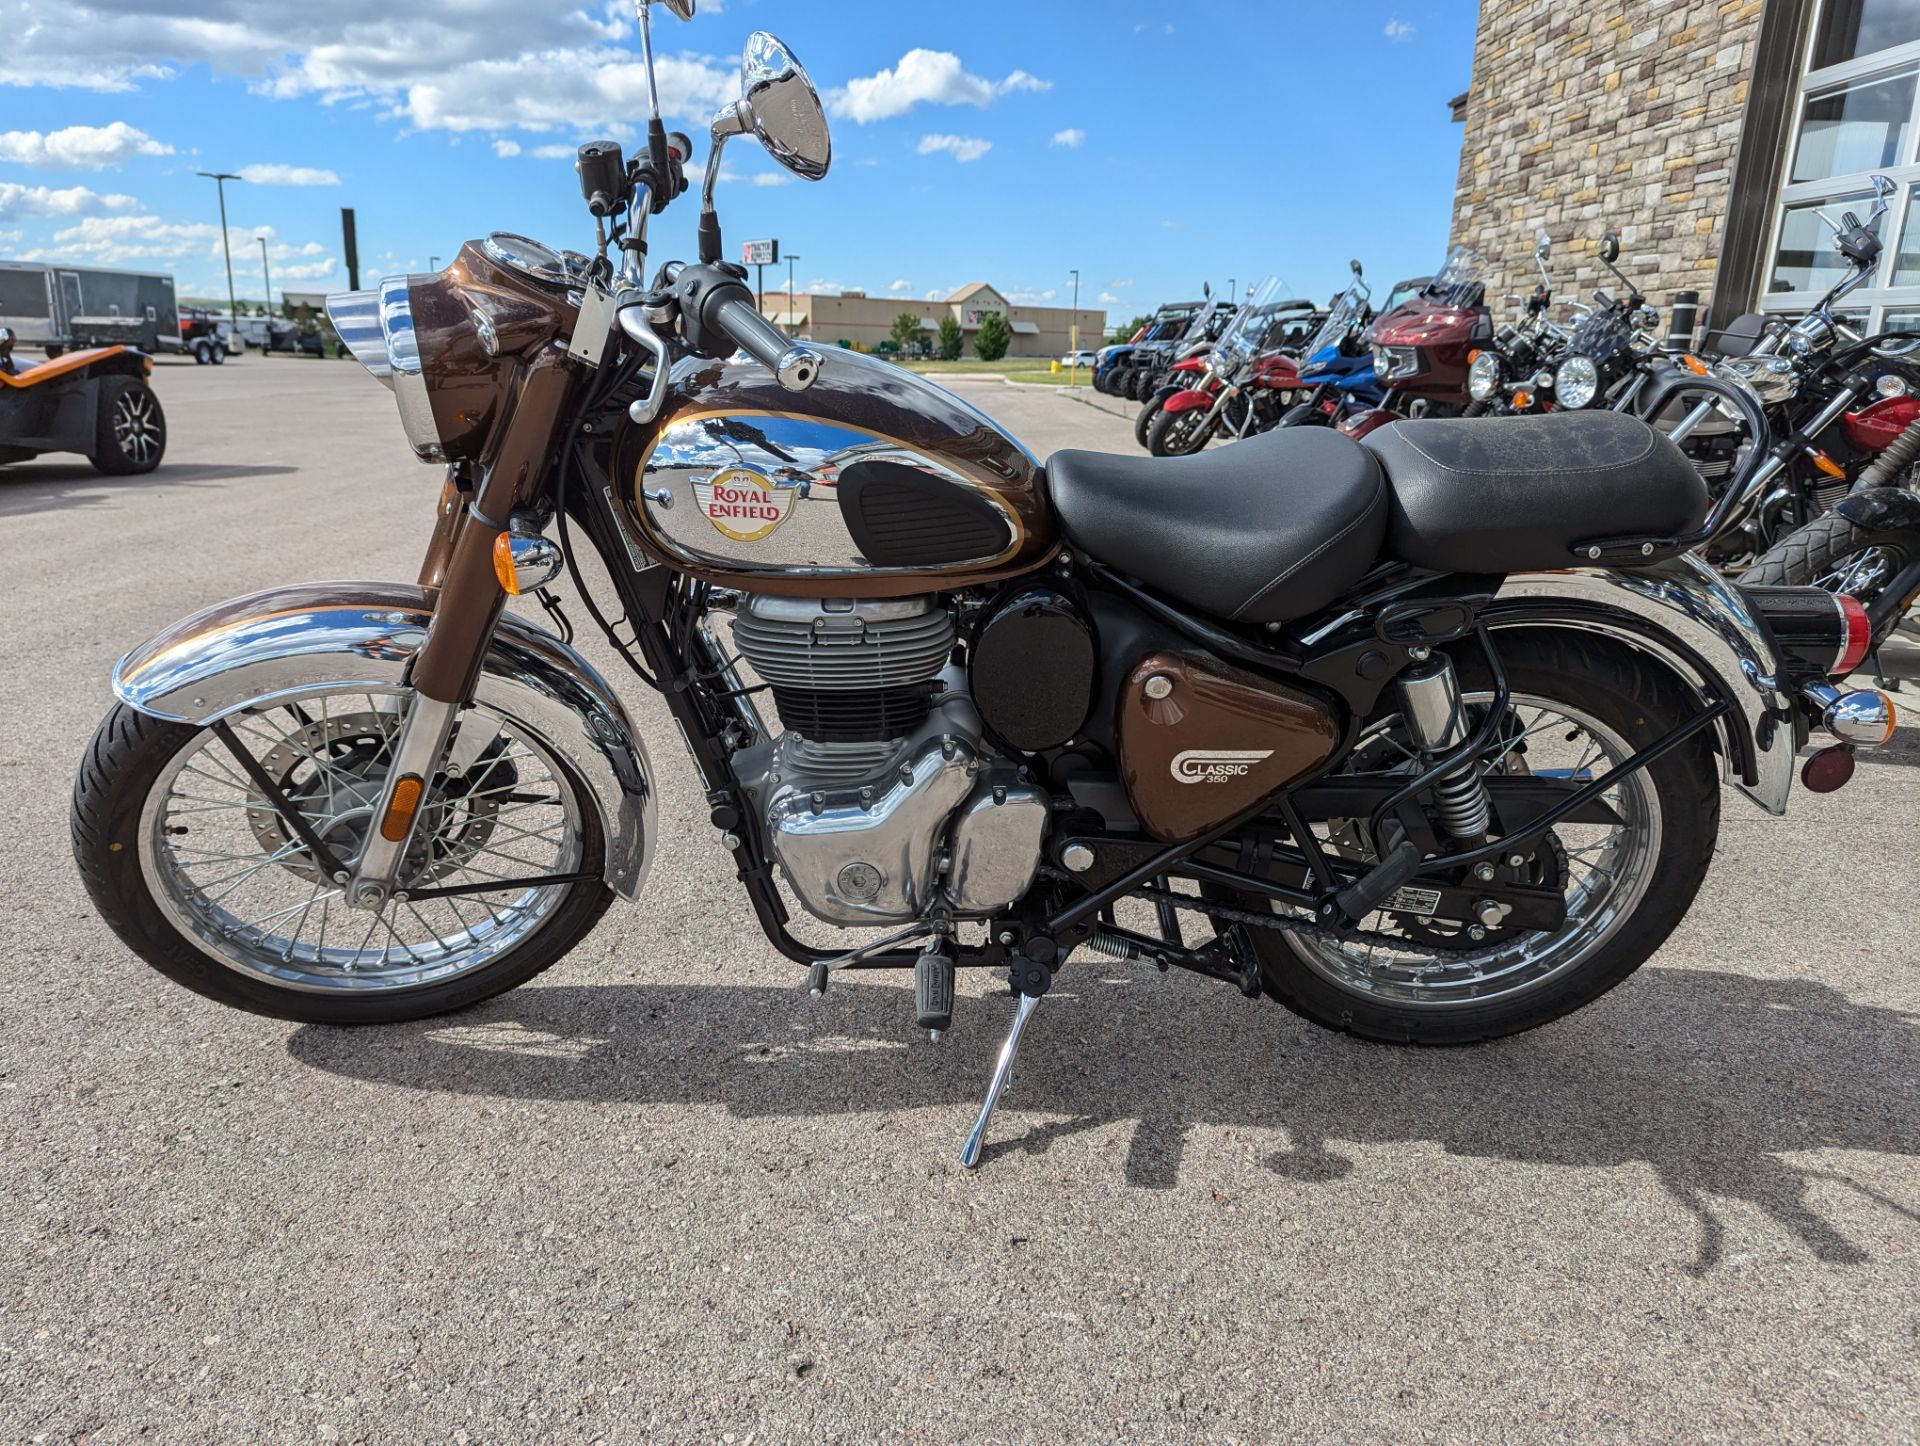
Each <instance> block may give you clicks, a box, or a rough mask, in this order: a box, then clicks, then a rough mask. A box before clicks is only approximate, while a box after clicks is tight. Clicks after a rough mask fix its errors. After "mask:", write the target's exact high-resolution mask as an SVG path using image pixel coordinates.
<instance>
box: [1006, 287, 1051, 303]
mask: <svg viewBox="0 0 1920 1446" xmlns="http://www.w3.org/2000/svg"><path fill="white" fill-rule="evenodd" d="M1059 294H1060V293H1059V292H1058V291H1056V290H1055V289H1054V288H1053V287H1051V286H1049V287H1048V288H1047V289H1046V290H1045V291H1032V290H1029V289H1027V288H1025V287H1018V286H1016V287H1013V288H1011V289H1009V290H1008V291H1007V292H1005V293H1004V295H1005V296H1006V298H1007V300H1008V301H1011V302H1012V303H1013V304H1014V305H1015V306H1044V305H1046V304H1047V303H1048V302H1049V301H1052V300H1053V299H1054V297H1056V296H1058V295H1059Z"/></svg>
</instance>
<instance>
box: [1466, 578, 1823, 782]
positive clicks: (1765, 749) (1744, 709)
mask: <svg viewBox="0 0 1920 1446" xmlns="http://www.w3.org/2000/svg"><path fill="white" fill-rule="evenodd" d="M1486 620H1487V624H1488V626H1489V627H1491V628H1494V629H1505V628H1521V627H1552V628H1573V629H1576V630H1578V631H1581V632H1590V633H1598V634H1600V635H1601V636H1603V637H1609V638H1613V639H1615V640H1617V641H1619V642H1622V643H1625V644H1626V645H1627V646H1629V647H1631V648H1635V649H1637V650H1638V651H1640V652H1642V653H1645V654H1648V655H1649V656H1651V657H1653V658H1655V659H1656V660H1658V661H1660V662H1661V663H1663V664H1664V665H1665V666H1666V668H1667V671H1668V672H1670V673H1671V674H1673V676H1674V677H1675V678H1676V679H1677V680H1678V681H1679V682H1680V683H1681V685H1682V686H1683V687H1685V688H1686V689H1687V691H1688V692H1689V693H1690V694H1691V695H1692V696H1693V697H1694V698H1695V699H1697V700H1698V701H1699V703H1700V704H1701V706H1702V707H1708V706H1711V705H1712V704H1713V703H1715V702H1720V701H1724V702H1726V703H1727V704H1728V707H1729V711H1728V713H1727V714H1726V715H1724V716H1723V717H1722V718H1721V719H1720V720H1719V722H1718V723H1717V725H1716V727H1717V728H1718V731H1719V739H1720V754H1721V757H1722V759H1723V760H1724V761H1725V764H1726V777H1727V781H1728V782H1729V783H1731V784H1733V785H1734V786H1735V787H1736V788H1738V789H1739V790H1740V791H1741V792H1742V793H1744V794H1746V795H1747V797H1749V798H1751V799H1752V800H1753V801H1754V802H1755V803H1757V804H1759V805H1760V806H1761V807H1762V808H1764V809H1766V810H1767V812H1768V813H1776V814H1777V813H1785V812H1786V811H1787V794H1788V793H1789V792H1790V791H1791V789H1792V787H1793V766H1794V754H1795V753H1796V751H1797V749H1796V745H1795V741H1794V723H1793V716H1794V715H1793V701H1792V699H1791V698H1789V697H1788V696H1787V695H1786V694H1785V693H1783V692H1781V691H1780V689H1779V688H1778V687H1777V686H1775V683H1774V679H1775V677H1776V676H1777V674H1778V672H1779V661H1778V659H1777V658H1776V657H1775V655H1774V649H1773V644H1772V641H1771V640H1770V638H1769V636H1768V634H1767V631H1766V628H1765V625H1764V624H1762V623H1761V622H1760V620H1759V619H1758V618H1757V617H1755V616H1754V613H1753V610H1752V608H1750V607H1749V606H1748V605H1747V600H1746V598H1745V597H1744V596H1743V595H1742V594H1741V592H1740V590H1739V589H1738V588H1737V587H1735V586H1734V585H1733V584H1732V583H1729V582H1728V581H1726V580H1725V579H1724V578H1722V577H1721V576H1720V574H1719V573H1717V572H1715V571H1714V570H1713V569H1712V568H1711V567H1709V566H1707V564H1706V563H1704V562H1702V561H1701V560H1700V559H1699V558H1697V557H1694V556H1693V555H1692V554H1690V553H1688V554H1683V555H1682V556H1679V557H1675V558H1671V559H1669V560H1667V561H1665V562H1659V563H1654V564H1651V565H1649V566H1647V567H1636V568H1631V569H1613V568H1582V569H1579V570H1577V571H1567V572H1517V573H1514V574H1512V575H1511V576H1509V577H1508V578H1507V580H1506V582H1505V583H1504V584H1502V586H1501V588H1500V590H1499V592H1498V593H1497V594H1496V595H1495V599H1494V604H1493V606H1492V607H1491V608H1490V609H1488V611H1487V613H1486Z"/></svg>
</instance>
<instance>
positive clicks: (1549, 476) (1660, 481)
mask: <svg viewBox="0 0 1920 1446" xmlns="http://www.w3.org/2000/svg"><path fill="white" fill-rule="evenodd" d="M1366 445H1367V446H1368V447H1369V448H1371V449H1372V451H1373V454H1374V455H1375V456H1376V457H1378V458H1379V459H1380V465H1381V466H1382V467H1383V468H1385V469H1386V474H1387V478H1388V481H1389V483H1390V484H1391V485H1390V489H1389V490H1390V491H1391V493H1392V497H1393V503H1392V513H1391V517H1390V520H1389V521H1388V524H1387V537H1386V555H1387V556H1388V557H1390V558H1394V559H1396V560H1397V561H1400V562H1406V563H1411V564H1413V565H1414V566H1415V567H1424V568H1431V569H1433V570H1434V571H1436V572H1486V573H1494V572H1497V573H1505V572H1521V571H1525V570H1528V569H1536V568H1552V567H1574V566H1579V565H1580V564H1582V563H1589V565H1590V559H1589V557H1588V554H1587V549H1588V548H1589V547H1592V546H1594V545H1596V544H1600V545H1603V551H1604V552H1606V553H1607V554H1609V555H1615V554H1624V555H1626V556H1628V557H1631V556H1633V555H1635V554H1636V553H1637V551H1638V548H1639V547H1640V546H1645V545H1647V544H1651V550H1652V551H1654V552H1659V553H1666V552H1670V551H1671V550H1672V548H1671V546H1669V545H1668V544H1670V543H1671V542H1672V540H1673V539H1676V538H1680V537H1684V536H1685V535H1686V534H1687V533H1690V532H1692V531H1693V530H1694V529H1696V528H1697V527H1699V526H1700V524H1701V522H1702V521H1703V520H1704V519H1705V518H1706V515H1707V488H1706V484H1705V483H1704V482H1702V481H1701V480H1700V474H1699V473H1698V472H1697V471H1695V470H1694V467H1693V464H1692V463H1691V462H1689V461H1688V460H1687V458H1686V455H1685V454H1684V453H1682V452H1681V450H1680V449H1679V448H1678V447H1676V446H1674V444H1673V443H1672V442H1669V441H1668V440H1667V439H1666V437H1665V436H1663V435H1662V434H1661V433H1659V432H1656V431H1655V430H1654V429H1653V428H1652V427H1649V426H1648V425H1647V424H1646V423H1645V422H1642V421H1640V420H1639V419H1638V418H1635V417H1629V416H1627V415H1625V414H1623V413H1620V412H1605V411H1602V412H1552V413H1549V414H1548V415H1546V416H1543V417H1473V418H1467V417H1449V418H1434V419H1430V420H1426V421H1419V422H1394V423H1393V424H1391V425H1390V426H1386V427H1382V428H1381V429H1380V430H1379V431H1377V432H1374V433H1373V434H1372V435H1371V436H1369V437H1368V438H1367V441H1366ZM1609 544H1613V545H1609Z"/></svg>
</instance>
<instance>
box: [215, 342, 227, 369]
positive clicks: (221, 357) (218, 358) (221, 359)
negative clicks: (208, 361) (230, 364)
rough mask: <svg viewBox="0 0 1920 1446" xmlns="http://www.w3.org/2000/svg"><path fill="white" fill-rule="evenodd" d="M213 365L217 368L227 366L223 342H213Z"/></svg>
mask: <svg viewBox="0 0 1920 1446" xmlns="http://www.w3.org/2000/svg"><path fill="white" fill-rule="evenodd" d="M213 364H214V365H215V366H217V367H223V366H225V365H226V364H227V348H226V344H225V343H224V342H215V343H214V344H213Z"/></svg>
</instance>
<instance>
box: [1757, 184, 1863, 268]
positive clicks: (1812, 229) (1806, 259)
mask: <svg viewBox="0 0 1920 1446" xmlns="http://www.w3.org/2000/svg"><path fill="white" fill-rule="evenodd" d="M1872 204H1873V195H1872V193H1871V192H1867V193H1862V194H1856V195H1851V196H1835V197H1833V198H1832V199H1831V200H1824V201H1813V202H1809V203H1807V204H1806V205H1804V206H1789V207H1787V209H1786V211H1785V213H1784V215H1783V219H1782V220H1781V223H1780V249H1779V250H1778V251H1777V252H1775V253H1774V258H1773V270H1772V274H1771V275H1770V276H1769V277H1768V280H1767V290H1768V291H1770V292H1779V291H1825V290H1826V289H1827V288H1828V287H1829V286H1832V285H1833V284H1834V283H1835V282H1836V281H1838V280H1840V279H1841V278H1842V277H1844V276H1846V275H1847V274H1848V272H1850V271H1851V270H1852V268H1851V267H1850V266H1849V265H1848V264H1847V263H1846V261H1845V260H1843V259H1842V258H1841V256H1840V253H1839V252H1837V251H1835V250H1834V249H1833V232H1831V231H1829V230H1828V229H1827V224H1826V222H1824V221H1822V220H1821V219H1820V216H1819V212H1821V211H1823V210H1824V211H1825V212H1826V213H1827V214H1828V215H1829V216H1831V217H1833V219H1834V220H1835V221H1838V220H1839V219H1840V216H1841V214H1842V213H1843V212H1845V211H1848V210H1852V211H1853V212H1855V213H1856V214H1857V215H1860V216H1862V217H1864V216H1865V215H1866V214H1867V208H1868V207H1869V206H1871V205H1872ZM1885 224H1886V223H1885V222H1884V221H1883V222H1882V223H1881V225H1882V228H1883V230H1884V227H1885Z"/></svg>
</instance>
